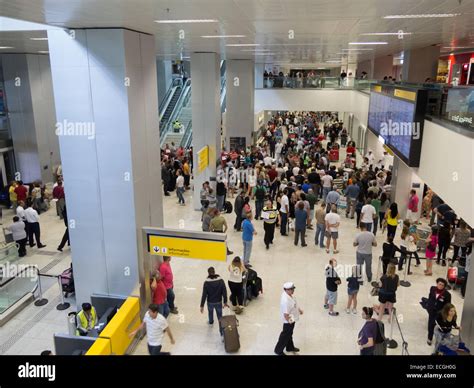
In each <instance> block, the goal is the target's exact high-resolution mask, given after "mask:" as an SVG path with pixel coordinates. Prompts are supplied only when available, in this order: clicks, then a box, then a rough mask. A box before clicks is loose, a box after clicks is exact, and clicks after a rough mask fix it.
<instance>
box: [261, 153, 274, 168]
mask: <svg viewBox="0 0 474 388" xmlns="http://www.w3.org/2000/svg"><path fill="white" fill-rule="evenodd" d="M263 163H264V164H265V166H271V165H272V163H273V158H272V157H271V156H270V155H267V156H265V157H264V158H263Z"/></svg>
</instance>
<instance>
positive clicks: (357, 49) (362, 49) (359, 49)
mask: <svg viewBox="0 0 474 388" xmlns="http://www.w3.org/2000/svg"><path fill="white" fill-rule="evenodd" d="M373 50H374V49H371V48H354V49H342V51H373Z"/></svg>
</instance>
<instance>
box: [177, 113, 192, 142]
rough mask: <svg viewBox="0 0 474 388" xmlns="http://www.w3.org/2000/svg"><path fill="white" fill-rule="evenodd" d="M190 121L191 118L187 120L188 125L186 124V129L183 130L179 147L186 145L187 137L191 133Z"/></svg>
mask: <svg viewBox="0 0 474 388" xmlns="http://www.w3.org/2000/svg"><path fill="white" fill-rule="evenodd" d="M191 123H192V120H189V122H188V125H187V126H186V130H185V131H184V136H183V139H182V140H181V144H180V146H181V147H184V148H187V147H188V143H189V138H190V134H191Z"/></svg>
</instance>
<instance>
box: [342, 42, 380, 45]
mask: <svg viewBox="0 0 474 388" xmlns="http://www.w3.org/2000/svg"><path fill="white" fill-rule="evenodd" d="M349 44H350V45H369V44H370V45H376V44H388V42H350V43H349Z"/></svg>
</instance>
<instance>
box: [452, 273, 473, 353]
mask: <svg viewBox="0 0 474 388" xmlns="http://www.w3.org/2000/svg"><path fill="white" fill-rule="evenodd" d="M469 273H471V275H469V276H468V278H467V284H466V294H465V296H464V307H463V311H462V319H461V327H462V339H463V341H464V342H465V343H466V346H467V347H468V348H469V349H473V348H474V319H473V317H474V276H473V274H472V271H470V272H469ZM456 307H458V308H459V306H456ZM458 312H459V310H458ZM458 324H459V323H458Z"/></svg>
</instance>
